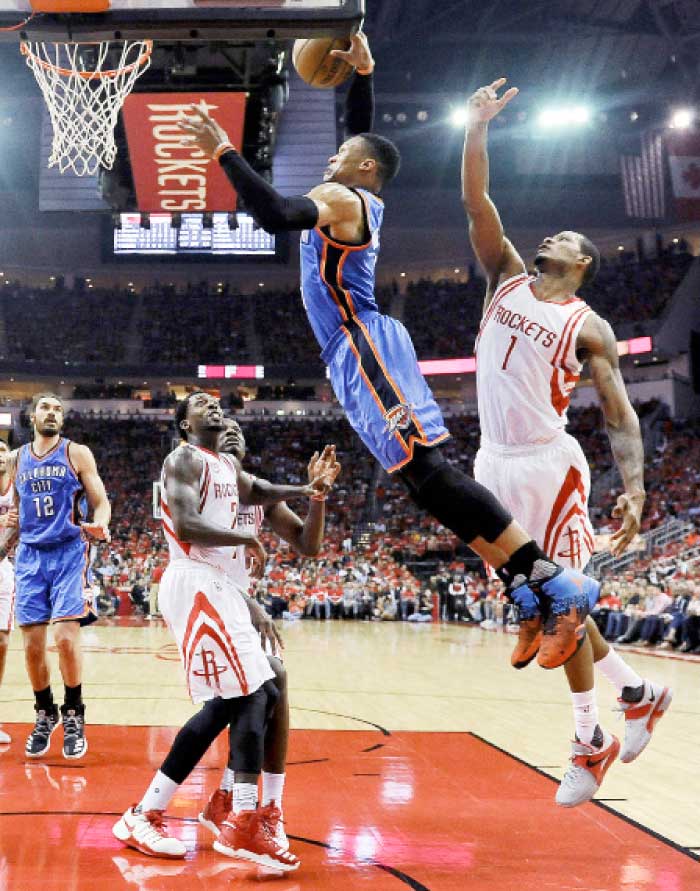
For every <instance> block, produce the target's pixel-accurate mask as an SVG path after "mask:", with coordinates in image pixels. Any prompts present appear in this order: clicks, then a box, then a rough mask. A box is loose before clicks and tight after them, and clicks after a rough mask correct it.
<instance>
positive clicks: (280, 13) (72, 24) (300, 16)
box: [0, 0, 365, 42]
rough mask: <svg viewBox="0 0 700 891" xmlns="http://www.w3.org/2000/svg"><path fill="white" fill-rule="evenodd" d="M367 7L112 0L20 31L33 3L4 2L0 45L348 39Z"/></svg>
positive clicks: (321, 2) (345, 2) (289, 1)
mask: <svg viewBox="0 0 700 891" xmlns="http://www.w3.org/2000/svg"><path fill="white" fill-rule="evenodd" d="M364 7H365V0H110V3H109V11H107V12H101V13H88V14H85V13H82V14H70V15H66V14H63V15H58V14H54V13H37V14H35V15H34V16H33V17H32V18H31V20H29V21H28V22H27V24H26V25H25V26H23V27H20V28H16V26H17V25H20V24H21V23H22V22H23V21H24V20H25V19H27V18H28V17H29V16H30V15H31V14H32V3H31V0H0V41H3V40H4V41H17V40H44V41H55V42H69V41H76V42H87V41H103V40H123V39H129V40H132V39H138V38H150V39H153V40H169V41H178V42H180V41H181V42H188V41H217V40H223V41H231V40H239V39H240V40H266V39H277V40H285V39H290V38H296V37H321V36H329V37H330V36H347V35H350V34H352V33H354V32H355V31H356V30H357V29H358V28H359V26H360V24H361V22H362V18H363V15H364ZM8 28H11V29H13V30H6V29H8ZM15 28H16V29H15ZM2 29H5V30H2Z"/></svg>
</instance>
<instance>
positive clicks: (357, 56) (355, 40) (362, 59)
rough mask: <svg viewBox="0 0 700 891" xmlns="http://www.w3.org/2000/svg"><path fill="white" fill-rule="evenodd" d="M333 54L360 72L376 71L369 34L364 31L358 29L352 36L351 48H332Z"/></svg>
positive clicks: (369, 72)
mask: <svg viewBox="0 0 700 891" xmlns="http://www.w3.org/2000/svg"><path fill="white" fill-rule="evenodd" d="M331 55H332V56H335V58H336V59H342V60H343V61H344V62H347V63H348V65H352V67H353V68H354V69H355V70H356V71H359V72H360V74H371V73H372V72H373V71H374V58H373V57H372V51H371V50H370V48H369V41H368V40H367V36H366V35H365V34H363V33H362V31H358V33H357V34H354V35H353V36H352V37H351V38H350V49H349V50H331Z"/></svg>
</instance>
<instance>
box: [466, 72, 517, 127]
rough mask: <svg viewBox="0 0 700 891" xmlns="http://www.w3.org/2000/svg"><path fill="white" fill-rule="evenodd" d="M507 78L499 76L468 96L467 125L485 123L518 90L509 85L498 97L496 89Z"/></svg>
mask: <svg viewBox="0 0 700 891" xmlns="http://www.w3.org/2000/svg"><path fill="white" fill-rule="evenodd" d="M506 80H507V78H505V77H499V78H498V80H495V81H494V82H493V83H492V84H489V86H487V87H481V88H480V89H478V90H477V91H476V92H475V93H472V95H471V96H470V97H469V101H468V102H467V108H468V109H469V120H468V122H467V126H469V124H473V123H477V122H478V123H482V124H485V123H487V122H488V121H490V120H491V119H492V118H495V117H496V115H497V114H499V113H500V112H501V111H503V109H504V108H505V107H506V105H508V103H509V102H510V100H511V99H515V97H516V96H517V95H518V93H519V92H520V91H519V90H518V88H517V87H510V89H508V90H506V91H505V93H504V94H503V95H502V96H501V97H500V98H499V97H498V91H499V90H500V89H501V87H503V86H504V85H505V82H506Z"/></svg>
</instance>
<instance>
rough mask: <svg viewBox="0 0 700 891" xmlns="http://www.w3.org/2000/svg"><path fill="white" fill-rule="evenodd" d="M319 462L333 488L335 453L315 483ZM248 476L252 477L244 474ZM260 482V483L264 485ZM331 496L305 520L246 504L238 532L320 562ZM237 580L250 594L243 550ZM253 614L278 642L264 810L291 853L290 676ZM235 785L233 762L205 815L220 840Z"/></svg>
mask: <svg viewBox="0 0 700 891" xmlns="http://www.w3.org/2000/svg"><path fill="white" fill-rule="evenodd" d="M225 425H226V426H225V430H224V432H223V433H222V435H221V437H220V439H219V450H220V451H221V452H225V453H226V454H229V455H234V456H235V458H236V459H237V460H238V461H239V462H242V461H243V459H244V458H245V454H246V442H245V437H244V435H243V431H242V430H241V428H240V426H239V424H238V423H237V421H235V420H233V419H232V418H227V419H226V421H225ZM319 462H321V464H324V465H326V467H325V468H324V469H323V471H322V472H323V474H324V479H325V483H326V485H327V486H328V487H329V488H330V486H332V485H333V483H334V482H335V480H336V479H337V477H338V474H339V473H340V464H338V462H337V461H336V457H335V449H334V448H333V447H332V446H326V448H325V449H324V451H323V453H322V454H321V455H318V453H316V454H315V455H313V457H312V458H311V461H310V462H309V468H308V473H309V480H312V479H314V478H315V476H316V474H317V472H318V471H317V467H318V464H319ZM244 476H248V475H247V474H244ZM259 482H260V481H259ZM326 497H327V493H322V494H319V495H314V496H312V497H311V499H310V501H309V510H308V513H307V515H306V519H305V520H302V519H301V517H299V516H298V515H297V514H296V513H295V512H294V511H293V510H292V509H291V508H290V507H289V506H288V505H287V504H286V503H285V502H280V503H278V504H274V505H271V506H270V507H267V508H264V507H261V506H260V505H246V504H241V505H240V506H239V509H238V519H237V522H236V528H237V529H238V530H240V531H241V532H243V531H250V532H251V533H252V534H253V535H255V536H259V534H260V530H261V528H262V524H263V521H264V520H267V521H268V522H269V523H270V526H271V527H272V529H273V531H274V532H275V533H276V534H277V535H278V536H279V537H280V538H281V539H282V540H283V541H286V542H287V543H288V544H289V545H291V547H292V548H294V550H295V551H296V552H297V553H298V554H301V555H302V556H304V557H314V556H316V555H317V554H318V552H319V551H320V549H321V544H322V543H323V533H324V527H325V501H326ZM229 574H230V575H231V576H232V577H233V578H235V579H236V581H237V584H238V586H239V588H240V589H241V590H243V591H248V590H249V589H250V584H251V575H250V569H249V566H248V563H247V561H246V555H245V549H244V548H242V547H240V546H239V547H238V548H237V549H236V554H235V556H234V560H233V566H232V568H231V570H230V573H229ZM249 608H250V609H251V611H253V610H255V611H256V612H257V613H258V615H257V618H256V616H252V618H253V624H254V625H255V626H256V628H259V629H260V630H263V631H264V632H265V634H266V636H267V640H266V644H268V646H269V642H270V640H271V641H272V652H270V651H269V650H268V660H269V662H270V665H271V667H272V669H273V671H274V672H275V685H276V686H277V690H278V693H279V700H278V702H277V706H276V707H275V711H274V713H273V715H272V716H271V718H270V720H269V721H268V725H267V729H266V731H265V758H264V761H263V771H262V804H263V807H269V808H270V809H271V814H272V817H273V821H274V831H275V837H276V839H277V842H278V843H279V845H280V847H281V848H282V849H283V850H287V849H288V848H289V841H288V840H287V835H286V832H285V830H284V814H283V807H282V799H283V793H284V784H285V772H286V764H287V748H288V744H289V698H288V693H287V673H286V670H285V668H284V665H283V664H282V661H281V659H280V658H278V656H277V655H276V654H275V649H276V646H275V645H276V643H281V641H279V639H278V638H277V639H276V631H274V624H273V623H272V620H271V619H270V617H269V615H268V614H267V613H266V612H265V610H264V609H262V607H260V606H259V605H258V604H257V602H256V601H250V602H249ZM232 781H233V766H232V763H231V762H229V765H228V767H227V768H226V769H225V770H224V775H223V777H222V779H221V785H220V787H219V788H218V789H217V790H216V791H214V792H213V793H212V795H211V797H210V799H209V801H208V803H207V805H206V807H205V808H204V810H203V812H202V813H201V814H200V815H199V821H200V823H202V824H203V825H204V826H206V827H207V828H208V829H209V830H210V831H211V832H213V833H214V834H215V835H218V834H219V832H220V830H221V826H222V823H223V821H224V820H225V819H226V817H227V816H228V813H229V811H230V810H231V789H232Z"/></svg>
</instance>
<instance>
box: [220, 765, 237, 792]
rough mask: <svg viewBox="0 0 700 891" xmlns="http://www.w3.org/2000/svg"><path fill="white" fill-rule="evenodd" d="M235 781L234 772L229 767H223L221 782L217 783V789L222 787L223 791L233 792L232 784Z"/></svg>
mask: <svg viewBox="0 0 700 891" xmlns="http://www.w3.org/2000/svg"><path fill="white" fill-rule="evenodd" d="M235 782H236V779H235V774H234V772H233V771H232V770H231V768H230V767H225V768H224V775H223V776H222V777H221V783H220V784H219V789H223V790H224V792H233V786H234V783H235Z"/></svg>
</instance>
